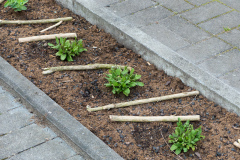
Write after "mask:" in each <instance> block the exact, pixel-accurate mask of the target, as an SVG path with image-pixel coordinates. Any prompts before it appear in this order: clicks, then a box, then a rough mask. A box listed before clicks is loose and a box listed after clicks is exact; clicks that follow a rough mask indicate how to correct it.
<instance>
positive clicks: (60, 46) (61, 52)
mask: <svg viewBox="0 0 240 160" xmlns="http://www.w3.org/2000/svg"><path fill="white" fill-rule="evenodd" d="M56 43H57V45H56V46H54V45H53V44H52V43H48V45H49V46H50V47H51V48H53V49H57V50H58V52H57V53H56V56H60V59H61V60H62V61H63V60H65V59H66V58H67V61H73V59H72V57H73V56H75V55H79V53H80V52H83V51H87V49H86V48H83V44H82V40H79V41H77V39H76V38H75V40H74V41H71V42H70V41H69V40H67V38H62V37H60V40H59V39H58V38H57V37H56Z"/></svg>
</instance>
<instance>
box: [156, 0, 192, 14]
mask: <svg viewBox="0 0 240 160" xmlns="http://www.w3.org/2000/svg"><path fill="white" fill-rule="evenodd" d="M155 1H156V2H158V3H159V4H160V5H163V6H165V7H166V8H168V9H170V10H172V11H173V12H182V11H185V10H188V9H191V8H193V7H194V6H193V5H191V4H189V3H187V2H186V1H184V0H164V1H163V0H155Z"/></svg>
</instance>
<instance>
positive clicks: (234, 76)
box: [219, 69, 240, 91]
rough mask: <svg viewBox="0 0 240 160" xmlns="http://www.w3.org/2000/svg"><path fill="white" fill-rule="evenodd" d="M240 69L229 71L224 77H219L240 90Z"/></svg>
mask: <svg viewBox="0 0 240 160" xmlns="http://www.w3.org/2000/svg"><path fill="white" fill-rule="evenodd" d="M239 75H240V69H237V70H235V71H232V72H229V73H227V74H225V75H224V76H222V77H219V79H220V80H222V81H224V82H225V83H227V84H228V85H229V86H232V87H233V88H234V89H236V90H238V91H240V76H239Z"/></svg>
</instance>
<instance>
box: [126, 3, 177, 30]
mask: <svg viewBox="0 0 240 160" xmlns="http://www.w3.org/2000/svg"><path fill="white" fill-rule="evenodd" d="M171 15H173V13H172V12H170V11H169V10H167V9H166V8H164V7H162V6H160V5H158V6H154V7H150V8H147V9H144V10H141V11H139V12H137V13H134V14H130V15H127V16H125V17H124V18H123V19H124V20H126V21H128V22H131V23H133V24H134V25H135V26H136V27H141V26H146V25H149V24H151V23H155V22H157V21H159V20H162V19H164V18H166V17H168V16H171Z"/></svg>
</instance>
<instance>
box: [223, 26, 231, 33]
mask: <svg viewBox="0 0 240 160" xmlns="http://www.w3.org/2000/svg"><path fill="white" fill-rule="evenodd" d="M223 29H224V31H225V32H229V31H231V28H229V27H223Z"/></svg>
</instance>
